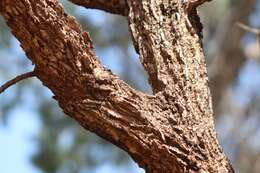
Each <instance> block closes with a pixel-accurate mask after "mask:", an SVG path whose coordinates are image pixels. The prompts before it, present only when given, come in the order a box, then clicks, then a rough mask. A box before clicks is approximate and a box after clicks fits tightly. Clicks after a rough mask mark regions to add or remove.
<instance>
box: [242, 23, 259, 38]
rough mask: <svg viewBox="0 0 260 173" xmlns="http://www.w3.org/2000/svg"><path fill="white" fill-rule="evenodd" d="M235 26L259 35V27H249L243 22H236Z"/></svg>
mask: <svg viewBox="0 0 260 173" xmlns="http://www.w3.org/2000/svg"><path fill="white" fill-rule="evenodd" d="M237 26H238V27H240V28H242V29H244V30H245V31H248V32H251V33H253V34H256V35H257V36H259V35H260V29H257V28H252V27H250V26H248V25H245V24H243V23H241V22H237Z"/></svg>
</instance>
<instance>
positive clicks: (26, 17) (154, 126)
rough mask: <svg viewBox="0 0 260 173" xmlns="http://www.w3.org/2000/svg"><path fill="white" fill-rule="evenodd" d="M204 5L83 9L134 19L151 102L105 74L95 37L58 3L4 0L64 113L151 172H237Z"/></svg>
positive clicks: (132, 2)
mask: <svg viewBox="0 0 260 173" xmlns="http://www.w3.org/2000/svg"><path fill="white" fill-rule="evenodd" d="M71 1H76V0H71ZM204 1H206V0H190V1H184V0H183V1H177V0H172V1H166V0H127V1H126V3H119V4H116V5H115V4H113V3H111V2H114V3H115V2H124V1H121V0H114V1H110V2H106V1H104V0H99V1H92V2H93V3H88V1H85V2H86V3H85V4H84V3H79V2H80V1H78V0H77V4H81V5H85V6H86V7H88V4H91V7H92V8H94V7H95V2H96V7H97V8H99V9H103V10H105V11H109V12H115V13H117V14H122V15H125V13H126V12H127V14H128V20H129V26H130V30H131V33H132V35H133V40H134V44H135V47H136V50H137V51H138V52H139V54H140V59H141V61H142V63H143V65H144V67H145V69H146V70H147V72H148V74H149V81H150V83H151V85H152V88H153V91H154V94H153V95H147V94H144V93H141V92H139V91H136V90H134V89H132V88H131V87H130V86H129V85H127V84H126V83H125V82H123V81H122V80H120V79H119V78H118V77H117V76H115V75H114V74H113V73H112V72H111V71H110V70H108V69H106V68H104V67H103V66H102V64H101V63H100V62H99V61H98V60H97V57H96V55H95V53H94V49H93V46H92V42H91V40H90V38H89V35H88V33H87V32H85V31H82V29H81V28H80V25H79V24H78V23H77V22H76V20H75V18H74V17H72V16H69V15H67V14H66V13H65V12H64V10H63V8H62V6H61V5H60V4H59V3H58V1H57V0H41V1H39V0H20V1H15V0H1V2H0V12H1V14H2V15H3V16H4V18H5V20H6V22H7V23H8V25H9V26H10V28H11V29H12V32H13V34H14V35H15V36H16V38H17V39H18V40H19V41H20V42H21V46H22V48H23V49H24V51H25V52H26V54H27V56H28V58H29V59H30V60H31V61H32V62H33V63H34V64H35V71H36V73H37V77H38V78H39V79H40V80H41V81H42V83H43V84H44V85H45V86H47V87H48V88H49V89H51V91H52V92H53V93H54V95H55V96H54V98H55V99H56V100H57V101H58V103H59V105H60V107H61V108H62V109H63V110H64V112H65V113H66V114H68V115H69V116H71V117H72V118H74V119H75V120H77V121H78V122H79V124H81V125H82V126H83V127H85V128H86V129H88V130H91V131H93V132H95V133H96V134H98V135H100V136H102V137H103V138H105V139H107V140H109V141H111V142H112V143H113V144H115V145H117V146H119V147H120V148H123V149H124V150H125V151H127V152H128V153H129V154H130V155H131V157H132V158H133V159H134V160H135V161H136V162H137V163H138V164H139V166H140V167H143V168H144V169H145V170H146V172H148V173H187V172H210V173H211V172H219V173H224V172H233V169H232V167H231V165H230V163H229V161H228V159H227V157H226V156H225V154H224V153H223V151H222V149H221V147H220V145H219V143H218V140H217V137H216V132H215V129H214V122H213V113H212V106H211V96H210V92H209V88H208V79H207V74H206V66H205V59H204V54H203V49H202V43H201V37H202V33H201V30H202V25H201V23H200V21H199V17H198V15H197V12H196V7H197V6H198V5H199V4H202V3H204ZM81 2H84V0H82V1H81ZM119 6H120V7H119ZM114 7H115V9H113V8H114ZM118 9H121V10H118ZM122 9H126V10H122Z"/></svg>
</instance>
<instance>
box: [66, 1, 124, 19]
mask: <svg viewBox="0 0 260 173" xmlns="http://www.w3.org/2000/svg"><path fill="white" fill-rule="evenodd" d="M70 1H71V2H73V3H74V4H77V5H81V6H83V7H86V8H91V9H100V10H104V11H107V12H109V13H113V14H120V15H123V16H126V15H127V14H128V8H127V5H126V3H125V0H109V1H108V0H70Z"/></svg>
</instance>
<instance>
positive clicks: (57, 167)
mask: <svg viewBox="0 0 260 173" xmlns="http://www.w3.org/2000/svg"><path fill="white" fill-rule="evenodd" d="M241 2H242V1H241ZM218 3H219V4H220V6H225V5H226V6H227V8H226V10H227V11H229V8H228V6H229V4H228V3H227V2H225V3H222V2H221V1H220V2H218ZM238 4H239V3H238ZM249 4H250V3H248V4H247V3H246V4H244V3H241V6H240V8H241V7H245V6H247V5H249ZM253 7H254V5H252V6H251V10H250V9H249V10H248V11H249V12H248V14H247V15H250V12H254V11H253V10H252V8H253ZM214 8H215V7H214ZM234 8H237V6H235V7H234ZM205 9H206V10H207V9H209V7H208V6H207V8H205ZM209 11H210V10H209ZM223 11H225V10H223ZM223 11H220V13H219V14H223ZM234 11H235V10H234ZM238 11H239V10H238ZM253 14H254V15H255V16H257V14H256V13H253ZM214 15H215V16H216V18H217V17H218V16H217V15H216V14H215V12H214ZM258 15H259V14H258ZM84 16H85V17H87V15H84ZM243 17H244V18H245V19H246V18H247V16H243ZM256 18H257V17H256ZM219 19H221V17H219ZM225 19H226V18H225ZM215 20H217V19H215ZM115 21H116V22H117V21H119V20H115ZM210 21H213V22H212V23H211V25H212V27H211V28H213V32H212V33H214V30H215V29H214V28H220V27H214V24H217V23H218V22H215V21H214V20H212V19H211V20H210ZM252 21H254V20H253V19H252ZM83 23H84V21H83ZM108 23H109V22H108ZM233 23H235V20H234V21H233ZM253 23H254V22H253ZM230 25H231V26H233V28H234V30H236V31H239V32H242V33H245V31H244V30H241V29H239V28H237V27H235V25H234V24H230ZM119 26H121V25H119ZM225 26H226V25H225ZM98 28H101V27H97V28H95V29H94V30H97V29H98ZM115 28H118V26H117V27H115ZM118 31H121V30H118ZM220 31H221V32H216V33H219V34H221V33H222V34H223V33H225V32H223V30H220ZM111 33H113V32H109V35H111ZM226 33H228V34H229V33H231V32H228V31H227V32H226ZM232 33H233V32H232ZM116 34H118V32H117V33H116ZM124 34H127V33H124ZM243 35H244V34H241V37H240V38H239V39H238V40H240V39H242V38H244V37H243ZM4 36H6V34H5V35H4ZM229 36H230V35H229ZM252 37H254V36H252ZM101 38H102V39H103V38H104V37H101ZM122 38H127V37H126V36H124V35H123V34H122ZM211 38H214V36H208V37H207V38H206V40H211ZM218 38H219V37H218ZM224 38H226V37H225V36H224ZM234 38H235V39H236V38H237V37H236V36H234ZM6 40H7V39H6ZM231 40H232V39H231ZM109 41H110V40H109ZM1 43H2V42H1ZM95 43H97V41H96V42H95ZM104 43H108V44H111V43H110V42H106V41H102V44H104ZM231 43H232V42H231ZM234 43H236V44H237V43H239V41H234ZM254 43H255V41H252V44H254ZM247 44H248V43H247ZM5 45H6V44H5ZM120 45H121V44H120ZM122 45H123V44H122ZM210 45H214V46H215V45H216V44H215V43H214V41H212V42H211V44H210ZM227 45H230V44H227ZM214 46H212V47H214ZM126 47H127V46H126ZM215 47H216V46H215ZM227 49H228V48H227ZM210 50H212V49H210ZM104 51H106V50H105V49H103V52H104ZM100 52H102V51H100ZM107 52H109V51H107ZM118 52H119V51H118ZM215 52H219V51H215ZM242 52H244V51H242ZM252 52H253V51H250V53H252ZM129 53H130V54H132V51H129ZM221 53H223V52H221ZM223 54H224V53H223ZM238 56H240V55H238ZM258 56H259V55H258ZM101 57H102V56H101ZM216 57H218V56H216ZM219 57H222V56H221V55H219ZM6 59H8V58H6ZM20 59H22V58H20ZM249 61H252V60H249ZM254 61H255V60H253V62H254ZM210 62H212V61H211V60H210ZM234 62H235V61H234ZM212 64H214V65H213V66H214V67H215V66H217V64H216V63H212ZM224 64H226V63H224ZM235 64H236V63H234V64H229V66H227V67H230V68H231V67H233V66H234V65H235ZM250 64H251V65H249V66H250V68H252V65H253V66H254V64H257V60H256V63H252V62H251V63H250ZM108 65H109V64H108ZM110 65H111V64H110ZM213 66H212V67H213ZM220 67H222V65H220ZM242 67H243V66H242ZM256 67H257V65H256ZM240 68H241V67H240ZM1 69H2V68H1ZM122 69H124V68H122ZM231 69H232V68H231ZM8 70H9V71H10V69H8ZM113 70H114V71H115V70H116V69H113ZM119 71H120V70H119ZM132 71H133V72H135V71H136V70H132ZM221 72H223V70H217V73H221ZM238 72H239V70H238V71H237V72H236V74H238ZM243 73H244V74H245V73H246V72H245V71H244V72H243ZM224 74H225V75H226V74H227V73H224ZM254 74H256V73H254ZM225 75H224V76H225ZM134 76H137V75H134ZM9 78H10V77H9ZM5 80H7V79H5ZM232 80H234V79H231V81H232ZM3 81H4V80H3ZM224 81H225V80H224ZM138 83H140V82H138ZM19 86H20V85H19ZM214 86H215V85H214ZM40 90H42V88H41V89H40ZM213 91H214V90H213ZM239 91H241V89H240V90H239ZM251 91H252V90H251ZM19 92H20V91H19ZM19 92H18V93H19ZM20 93H23V92H20ZM36 93H39V91H36ZM240 95H241V94H240ZM10 97H12V96H9V98H10ZM11 99H12V98H11ZM5 100H8V99H5ZM13 100H14V101H15V102H18V103H19V99H16V98H15V99H13ZM17 100H18V101H17ZM239 100H240V99H239ZM253 100H255V101H253V102H255V103H256V99H253ZM1 103H3V102H1ZM8 103H11V104H10V105H12V104H13V103H12V102H8V101H6V102H5V103H4V104H5V105H7V106H6V108H8ZM233 103H235V102H233ZM48 105H50V104H45V106H48ZM224 105H226V104H224ZM1 106H2V104H1ZM244 106H245V105H244ZM245 107H246V106H245ZM249 107H250V106H249ZM42 108H44V105H43V106H42ZM253 109H255V107H254V108H253ZM3 110H7V109H3ZM42 110H45V109H42ZM225 110H227V109H225ZM250 110H251V108H250ZM54 112H55V111H54ZM45 114H46V113H45ZM3 115H8V114H7V113H4V114H3ZM42 117H44V118H45V116H42ZM47 117H48V116H47ZM55 119H57V118H55ZM224 119H225V121H224V122H225V123H227V122H229V121H228V120H226V119H227V118H226V117H224ZM58 120H59V118H58ZM44 122H46V123H50V122H53V120H52V121H48V120H47V121H44ZM60 122H62V121H60ZM242 122H243V121H242ZM245 122H246V121H245ZM55 124H56V123H53V126H55ZM220 124H222V125H223V121H221V120H220ZM234 124H236V123H234ZM247 126H248V125H245V127H247ZM240 127H241V126H240ZM256 127H257V126H256ZM56 128H59V127H56ZM237 128H238V127H237ZM47 129H51V128H47ZM53 131H55V130H52V132H53ZM235 131H236V130H235ZM57 132H58V133H57V134H60V133H59V131H57ZM256 132H257V129H256ZM55 133H56V131H55ZM73 133H74V132H73ZM238 133H239V132H238ZM45 134H47V135H50V133H45ZM221 134H224V133H221ZM251 134H252V133H251ZM43 136H44V135H43ZM247 136H251V135H247ZM236 137H237V138H236V139H237V140H239V137H238V136H236ZM47 139H48V138H46V137H44V140H47ZM50 139H51V140H54V139H55V138H49V141H50ZM75 141H79V140H75ZM54 143H56V142H54ZM51 146H52V147H53V145H51ZM54 146H55V145H54ZM231 146H232V148H235V147H234V146H236V145H234V144H232V145H231ZM247 146H248V147H250V145H247ZM77 148H78V147H77ZM54 151H59V150H58V149H55V150H54ZM72 151H73V150H72ZM227 151H231V150H230V149H227ZM236 151H239V150H236ZM241 151H242V150H241ZM42 153H44V152H42ZM73 153H74V154H75V153H76V152H73ZM113 153H114V152H113ZM231 153H232V151H231ZM243 156H244V154H243ZM43 158H44V157H43ZM62 158H63V159H64V160H66V157H61V159H62ZM79 158H82V157H79ZM105 160H107V159H105ZM67 162H68V160H67ZM72 162H75V161H72ZM83 162H84V161H83ZM42 163H43V164H44V162H42ZM60 163H62V162H56V163H54V164H53V165H57V166H54V168H55V169H54V170H52V171H53V172H54V171H55V170H56V171H57V170H58V169H59V170H64V168H63V169H62V166H61V165H62V164H60ZM63 163H64V162H63ZM236 163H239V162H236ZM250 163H253V162H250ZM73 164H75V163H73ZM73 164H72V165H73ZM50 165H51V164H50ZM85 165H86V163H83V164H82V167H79V166H75V167H77V168H79V169H84V166H85ZM240 165H241V164H240ZM46 166H48V165H45V166H42V167H46ZM69 167H70V168H73V166H69ZM248 168H254V167H252V166H248ZM254 169H255V168H254ZM45 170H48V169H45Z"/></svg>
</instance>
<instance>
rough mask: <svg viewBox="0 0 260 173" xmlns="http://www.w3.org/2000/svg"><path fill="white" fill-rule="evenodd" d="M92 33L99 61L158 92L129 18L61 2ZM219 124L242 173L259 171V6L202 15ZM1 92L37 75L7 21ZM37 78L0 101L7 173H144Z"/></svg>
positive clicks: (214, 8)
mask: <svg viewBox="0 0 260 173" xmlns="http://www.w3.org/2000/svg"><path fill="white" fill-rule="evenodd" d="M61 3H62V4H63V5H64V7H65V9H66V11H67V12H68V13H69V14H71V15H73V16H75V17H76V18H77V20H78V21H79V22H80V23H81V24H82V27H83V28H84V29H86V30H87V31H89V32H90V35H91V38H92V40H93V41H94V45H95V49H96V52H97V55H98V56H99V57H100V60H101V61H102V62H103V63H104V64H105V66H107V67H109V68H110V69H112V70H113V72H114V73H116V74H118V75H119V76H120V77H121V78H122V79H123V80H125V81H126V82H127V83H129V84H130V85H131V86H132V87H134V88H136V89H138V90H141V91H144V92H146V93H151V88H150V86H149V84H148V82H147V76H146V73H145V72H144V70H143V67H142V66H141V64H140V62H139V59H138V55H137V54H136V53H135V50H134V48H133V46H132V42H131V38H130V35H129V31H128V26H127V20H126V18H123V17H120V16H116V15H112V14H108V13H105V12H102V11H97V10H87V9H85V8H82V7H78V6H75V5H73V4H71V3H69V2H68V1H65V0H64V1H61ZM199 12H200V16H201V17H202V23H203V24H204V40H203V41H204V48H205V53H206V61H207V66H208V73H209V78H210V85H211V92H212V96H213V105H214V106H213V107H214V111H215V123H216V126H217V131H218V135H219V139H220V141H221V144H222V146H223V148H224V150H225V152H226V153H227V154H228V156H229V158H230V159H231V161H232V163H233V166H234V168H235V170H236V171H237V172H239V173H259V172H260V89H259V88H260V35H257V34H255V33H252V32H251V31H250V30H248V29H243V28H241V27H239V26H238V24H237V23H238V22H240V23H242V24H244V25H247V26H249V27H251V28H260V0H246V1H245V0H215V1H213V2H211V3H206V4H205V5H204V6H203V7H201V8H200V10H199ZM0 58H1V60H0V85H2V84H3V83H4V82H6V81H8V80H10V79H12V78H14V77H15V76H17V75H18V74H22V73H24V72H28V71H30V70H32V69H33V66H32V65H31V63H30V61H29V60H28V59H27V58H26V57H25V54H24V52H23V51H22V49H21V48H20V45H19V42H18V41H17V40H16V39H15V38H14V37H13V36H12V35H11V32H10V29H9V28H8V27H7V26H6V24H5V22H4V20H3V18H2V17H0ZM51 96H52V93H51V92H50V90H48V89H47V88H46V87H44V86H42V84H41V83H40V81H39V80H37V79H36V78H32V79H29V80H25V81H22V82H20V83H19V84H16V85H15V86H12V87H11V88H9V89H8V90H6V91H5V92H4V93H2V94H1V95H0V170H1V173H16V172H20V173H112V172H113V173H144V170H142V169H141V168H138V166H137V165H136V164H135V163H134V162H133V161H132V159H131V158H130V157H129V156H128V155H127V154H126V153H125V152H124V151H122V150H120V149H118V148H117V147H115V146H113V145H112V144H109V143H108V142H106V141H104V140H102V139H101V138H99V137H98V136H96V135H95V134H92V133H90V132H87V131H85V130H84V129H83V128H82V127H80V126H79V125H78V124H77V123H76V122H75V121H74V120H72V119H70V118H69V117H68V116H66V115H64V114H63V112H62V110H61V109H60V108H59V107H58V105H57V103H56V102H55V101H54V100H53V99H51Z"/></svg>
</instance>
